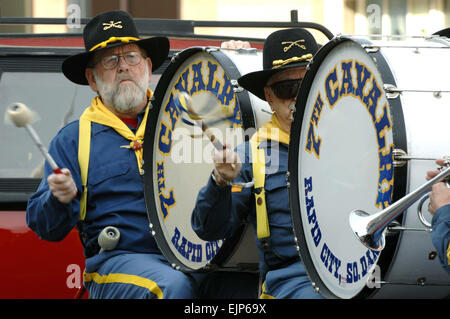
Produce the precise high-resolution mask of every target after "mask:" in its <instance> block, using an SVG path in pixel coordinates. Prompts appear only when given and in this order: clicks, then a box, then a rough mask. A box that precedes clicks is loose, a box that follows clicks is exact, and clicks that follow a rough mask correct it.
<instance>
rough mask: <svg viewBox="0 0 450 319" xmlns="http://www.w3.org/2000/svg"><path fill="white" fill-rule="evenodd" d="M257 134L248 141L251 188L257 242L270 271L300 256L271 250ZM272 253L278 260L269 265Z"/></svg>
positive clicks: (263, 167)
mask: <svg viewBox="0 0 450 319" xmlns="http://www.w3.org/2000/svg"><path fill="white" fill-rule="evenodd" d="M257 135H258V134H254V135H253V136H252V138H251V139H250V149H251V153H252V158H253V164H252V167H253V179H254V181H255V184H254V186H253V193H254V194H255V209H256V234H257V238H258V241H259V242H260V243H261V248H262V250H263V254H264V262H265V264H266V266H267V267H268V268H269V269H270V270H275V269H279V268H284V267H287V266H289V265H291V264H293V263H295V262H297V261H299V260H300V256H295V257H285V256H282V255H280V254H278V253H277V252H276V251H275V249H273V248H272V245H271V238H270V229H269V220H268V215H267V207H266V195H265V189H264V183H265V176H266V165H265V163H266V161H265V154H264V149H263V148H258V137H257ZM269 253H272V254H273V255H274V256H275V257H276V258H278V259H279V260H280V262H277V263H270V262H269V260H268V258H267V254H269Z"/></svg>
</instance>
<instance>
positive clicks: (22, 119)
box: [6, 103, 62, 174]
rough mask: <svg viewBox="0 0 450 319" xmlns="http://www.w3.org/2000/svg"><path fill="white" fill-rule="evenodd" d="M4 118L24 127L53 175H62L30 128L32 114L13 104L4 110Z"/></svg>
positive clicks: (19, 105) (24, 108) (26, 108)
mask: <svg viewBox="0 0 450 319" xmlns="http://www.w3.org/2000/svg"><path fill="white" fill-rule="evenodd" d="M6 117H7V118H8V119H10V120H11V122H13V124H14V125H15V126H17V127H25V128H26V130H27V131H28V133H29V134H30V136H31V138H32V140H33V141H34V143H35V144H36V145H37V147H38V148H39V150H40V151H41V153H42V155H44V158H45V160H46V161H47V162H48V164H49V165H50V167H51V168H52V170H53V172H54V173H55V174H62V172H61V169H60V168H59V167H58V165H57V164H56V162H55V160H54V159H53V157H52V156H51V155H50V154H49V152H48V151H47V149H46V148H45V146H44V145H43V144H42V142H41V140H40V138H39V136H38V134H37V133H36V131H35V130H34V129H33V127H32V126H31V124H30V123H31V122H32V120H33V112H32V111H31V110H30V109H29V108H28V107H27V106H26V105H25V104H22V103H14V104H12V105H11V106H9V107H8V109H7V110H6Z"/></svg>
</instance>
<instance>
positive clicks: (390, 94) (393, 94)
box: [383, 84, 450, 99]
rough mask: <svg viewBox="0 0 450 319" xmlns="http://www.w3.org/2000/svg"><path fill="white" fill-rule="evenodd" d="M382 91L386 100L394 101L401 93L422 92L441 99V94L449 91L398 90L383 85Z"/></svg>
mask: <svg viewBox="0 0 450 319" xmlns="http://www.w3.org/2000/svg"><path fill="white" fill-rule="evenodd" d="M383 88H384V90H385V91H386V97H387V98H388V99H396V98H397V97H398V96H399V95H400V94H402V93H403V92H422V93H433V96H434V97H435V98H440V97H442V93H450V90H416V89H399V88H397V87H396V86H395V85H393V84H384V85H383Z"/></svg>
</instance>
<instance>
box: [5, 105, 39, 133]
mask: <svg viewBox="0 0 450 319" xmlns="http://www.w3.org/2000/svg"><path fill="white" fill-rule="evenodd" d="M37 118H38V116H37V113H35V112H33V111H31V110H30V109H29V108H28V107H27V106H26V105H25V104H23V103H19V102H16V103H13V104H11V105H10V106H9V107H8V108H7V109H6V113H5V122H6V123H8V122H10V123H12V124H14V125H15V126H17V127H24V126H26V125H28V124H30V123H32V122H34V121H36V119H37Z"/></svg>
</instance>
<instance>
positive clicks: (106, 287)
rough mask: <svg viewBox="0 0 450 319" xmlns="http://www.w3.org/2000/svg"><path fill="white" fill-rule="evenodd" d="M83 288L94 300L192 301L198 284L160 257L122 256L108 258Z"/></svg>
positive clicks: (89, 275)
mask: <svg viewBox="0 0 450 319" xmlns="http://www.w3.org/2000/svg"><path fill="white" fill-rule="evenodd" d="M84 285H85V286H86V288H87V290H88V291H89V295H90V297H91V298H95V299H98V298H100V299H115V298H127V299H156V298H158V299H163V298H164V299H190V298H195V297H196V296H195V282H194V280H193V279H192V278H191V277H190V276H189V275H186V274H184V273H182V272H181V271H178V270H175V269H173V268H172V267H171V266H170V265H169V264H168V263H167V261H166V260H165V258H164V257H163V256H162V255H159V254H134V253H133V254H120V255H117V256H114V257H111V258H109V259H107V260H106V261H105V262H104V263H103V264H102V265H101V266H100V267H99V268H98V269H97V271H96V272H94V273H86V274H85V276H84Z"/></svg>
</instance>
